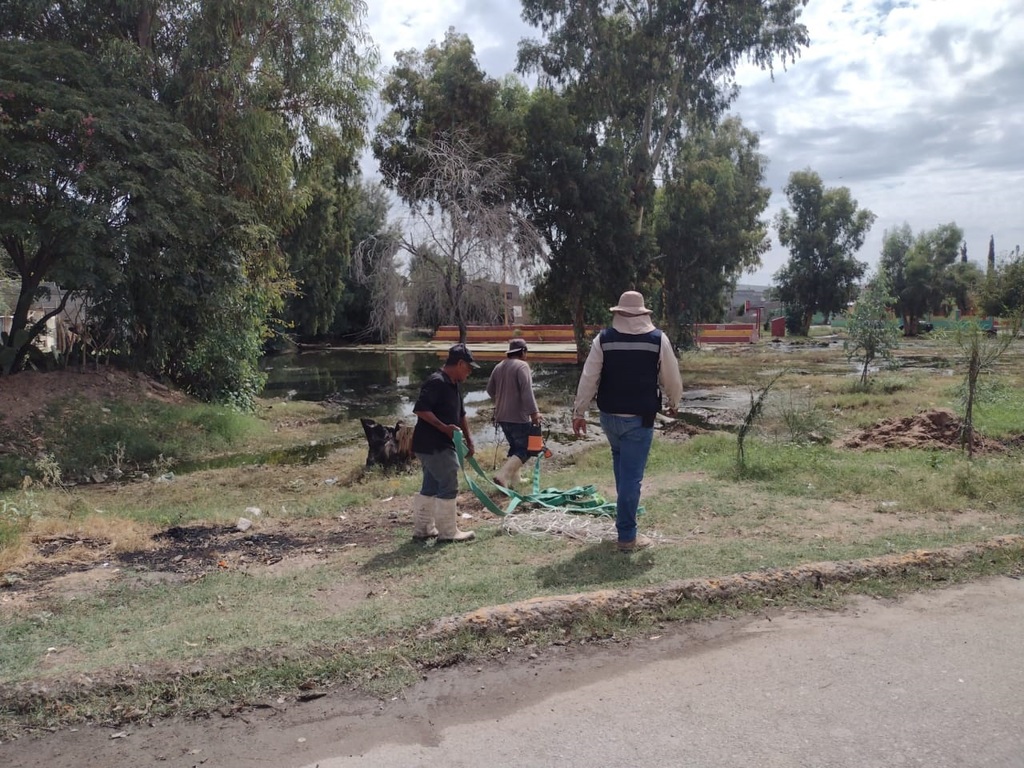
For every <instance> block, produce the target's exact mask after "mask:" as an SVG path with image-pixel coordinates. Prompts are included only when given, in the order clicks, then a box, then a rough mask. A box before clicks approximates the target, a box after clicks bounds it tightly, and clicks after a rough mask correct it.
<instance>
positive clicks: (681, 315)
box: [654, 118, 771, 344]
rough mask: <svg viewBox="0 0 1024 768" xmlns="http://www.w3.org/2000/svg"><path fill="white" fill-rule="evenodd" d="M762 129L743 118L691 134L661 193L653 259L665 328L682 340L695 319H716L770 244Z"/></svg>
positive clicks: (768, 191) (656, 208)
mask: <svg viewBox="0 0 1024 768" xmlns="http://www.w3.org/2000/svg"><path fill="white" fill-rule="evenodd" d="M758 143H759V141H758V137H757V134H755V133H753V132H752V131H749V130H747V129H746V128H744V127H743V124H742V123H741V121H740V120H739V119H738V118H729V119H727V120H725V121H724V122H722V123H721V124H720V125H717V126H715V127H713V128H701V129H697V130H695V131H693V132H691V133H690V135H689V136H688V137H687V139H686V140H685V141H684V142H683V144H682V147H681V149H680V151H679V154H678V155H677V157H676V158H675V160H674V162H673V163H672V171H671V173H670V175H669V177H668V178H667V179H666V180H665V183H664V185H663V186H662V187H661V189H659V193H658V195H657V198H656V206H655V216H654V231H655V233H656V236H657V240H658V249H659V254H660V258H659V259H658V261H657V262H656V265H657V271H658V274H659V275H660V279H661V285H662V290H663V295H664V307H663V314H664V321H665V328H666V330H667V331H668V332H669V334H670V336H671V338H672V339H673V340H674V341H675V342H676V343H677V344H686V343H688V342H690V341H691V339H690V337H689V329H690V328H691V327H692V324H693V323H701V322H704V323H706V322H717V321H718V320H719V318H720V316H721V314H722V307H723V306H724V303H725V302H726V301H727V299H728V294H729V293H731V292H732V289H733V288H735V285H736V279H737V278H738V277H739V275H740V274H741V273H742V272H743V271H744V270H747V269H750V268H753V267H756V266H757V265H759V264H760V262H761V254H763V253H764V252H765V251H767V250H768V248H769V246H770V241H769V238H768V226H767V223H766V222H764V221H762V219H761V218H760V217H761V215H762V214H763V213H764V210H765V208H767V206H768V200H769V198H770V196H771V190H770V189H769V188H768V187H765V186H764V168H765V165H766V163H767V160H766V159H765V157H764V156H763V155H761V154H760V153H759V152H758Z"/></svg>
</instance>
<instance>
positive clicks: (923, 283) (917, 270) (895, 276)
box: [879, 222, 970, 336]
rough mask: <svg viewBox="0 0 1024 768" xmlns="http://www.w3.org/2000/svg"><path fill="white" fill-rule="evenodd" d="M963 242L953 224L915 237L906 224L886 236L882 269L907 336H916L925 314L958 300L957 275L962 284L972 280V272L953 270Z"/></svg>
mask: <svg viewBox="0 0 1024 768" xmlns="http://www.w3.org/2000/svg"><path fill="white" fill-rule="evenodd" d="M962 240H963V231H962V230H961V229H960V228H959V227H957V226H956V224H954V223H952V222H951V223H949V224H943V225H941V226H938V227H936V228H935V229H932V230H925V231H923V232H921V233H920V234H918V235H916V236H915V235H914V234H913V232H912V231H911V229H910V226H909V225H907V224H903V226H902V227H898V228H897V229H895V230H893V231H891V232H890V231H889V230H886V232H885V233H884V235H883V237H882V257H881V259H880V260H879V269H880V270H881V271H882V272H884V273H885V275H886V277H887V279H888V280H889V283H890V285H892V292H893V296H894V297H895V299H896V301H895V305H894V307H895V310H896V312H897V314H899V315H900V317H901V318H902V319H903V334H904V335H905V336H914V335H916V334H917V332H918V327H919V322H920V320H921V318H922V317H923V316H924V315H925V314H927V313H929V312H936V311H938V310H939V308H940V306H941V304H942V302H943V301H944V300H945V299H946V298H947V297H949V296H954V297H955V296H956V294H957V290H958V288H957V276H958V275H959V276H960V277H961V279H962V281H967V280H969V279H970V277H969V272H963V271H961V272H957V271H955V270H954V269H953V267H954V265H956V260H957V254H958V253H959V244H960V242H961V241H962ZM964 301H965V303H966V297H965V299H964ZM958 303H959V302H958Z"/></svg>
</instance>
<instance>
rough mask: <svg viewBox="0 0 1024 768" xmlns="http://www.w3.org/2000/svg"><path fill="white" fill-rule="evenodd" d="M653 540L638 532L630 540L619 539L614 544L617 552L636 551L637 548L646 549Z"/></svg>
mask: <svg viewBox="0 0 1024 768" xmlns="http://www.w3.org/2000/svg"><path fill="white" fill-rule="evenodd" d="M653 544H654V542H653V541H651V539H649V538H648V537H647V536H644V535H643V534H638V535H637V537H636V538H635V539H633V540H632V541H620V542H618V543H617V544H616V547H617V548H618V550H619V552H636V551H637V550H638V549H647V548H648V547H650V546H653Z"/></svg>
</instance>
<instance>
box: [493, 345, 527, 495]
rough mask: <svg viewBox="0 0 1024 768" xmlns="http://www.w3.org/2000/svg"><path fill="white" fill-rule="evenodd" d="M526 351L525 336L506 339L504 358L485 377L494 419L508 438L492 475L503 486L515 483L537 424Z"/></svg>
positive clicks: (508, 486)
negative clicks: (501, 463) (502, 460)
mask: <svg viewBox="0 0 1024 768" xmlns="http://www.w3.org/2000/svg"><path fill="white" fill-rule="evenodd" d="M526 350H527V347H526V340H525V339H512V340H511V341H509V343H508V352H506V353H505V359H504V360H502V361H501V362H500V363H498V364H497V365H496V366H494V370H493V371H492V372H491V378H489V379H488V380H487V394H488V395H490V396H491V399H492V400H494V420H495V421H496V422H497V423H498V425H499V426H500V427H501V431H502V432H504V433H505V439H506V440H508V458H507V459H506V460H505V464H504V466H502V468H501V469H500V470H498V473H497V474H496V475H495V476H494V477H493V478H492V479H493V480H494V482H495V484H497V485H500V486H502V487H503V488H513V487H514V486H515V484H516V481H517V480H518V479H519V470H520V468H521V467H522V466H523V464H525V463H526V460H527V459H528V458H529V454H528V453H527V450H526V447H527V441H528V440H529V438H530V425H531V424H540V411H538V410H537V400H536V398H535V397H534V396H533V375H532V374H531V372H530V365H529V363H527V362H526Z"/></svg>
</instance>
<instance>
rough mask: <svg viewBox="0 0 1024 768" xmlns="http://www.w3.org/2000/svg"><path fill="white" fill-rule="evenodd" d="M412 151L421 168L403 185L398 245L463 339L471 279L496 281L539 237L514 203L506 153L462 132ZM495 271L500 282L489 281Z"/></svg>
mask: <svg viewBox="0 0 1024 768" xmlns="http://www.w3.org/2000/svg"><path fill="white" fill-rule="evenodd" d="M419 151H420V152H421V153H422V154H423V156H424V160H423V162H422V165H421V167H422V168H424V169H425V171H424V172H423V173H422V175H420V176H419V177H418V178H417V179H416V181H415V183H414V184H413V187H412V188H411V194H412V199H414V200H419V201H422V202H418V203H415V204H414V205H412V206H411V221H410V226H409V227H408V231H407V232H406V234H405V235H404V236H403V238H402V241H401V247H402V249H403V250H405V251H406V252H407V253H408V254H409V255H410V256H411V257H413V258H415V259H419V260H420V262H421V266H422V269H423V274H424V276H425V280H426V281H427V282H428V283H429V285H430V286H432V287H433V290H435V291H436V292H437V293H436V294H435V295H436V296H437V297H438V298H439V303H440V304H443V306H444V307H445V309H446V310H447V311H449V312H450V316H451V317H452V318H453V319H454V322H455V324H456V325H458V327H459V339H460V341H463V342H464V341H465V340H466V326H467V325H468V317H467V301H466V299H467V298H468V297H469V294H471V293H472V292H474V291H475V290H476V287H477V286H479V285H481V284H485V283H487V282H494V283H495V284H494V286H493V290H494V293H495V294H496V300H497V301H501V302H504V296H503V295H501V290H502V288H501V284H503V283H504V282H505V279H504V278H505V277H508V273H509V271H510V270H512V269H514V268H515V267H516V265H517V264H525V265H528V264H529V263H530V262H531V261H532V260H533V259H534V258H535V257H536V255H537V254H538V253H539V252H540V245H541V241H540V237H539V235H538V234H537V231H536V230H535V229H534V228H533V226H532V225H531V224H530V223H529V222H528V221H527V220H526V219H525V217H523V216H522V215H521V214H520V213H519V212H517V210H516V209H515V207H514V205H513V203H512V199H513V195H512V181H511V161H510V160H509V159H508V158H503V157H484V156H483V155H481V154H480V152H479V151H478V150H477V149H476V148H474V147H473V146H472V145H470V144H469V143H468V142H466V141H464V140H459V139H456V140H455V141H449V140H444V139H442V140H439V141H433V142H429V143H427V144H424V145H422V146H421V147H420V148H419ZM499 279H500V283H498V282H495V281H497V280H499Z"/></svg>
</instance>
